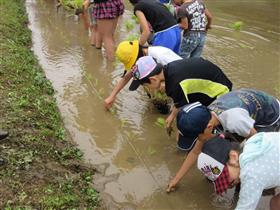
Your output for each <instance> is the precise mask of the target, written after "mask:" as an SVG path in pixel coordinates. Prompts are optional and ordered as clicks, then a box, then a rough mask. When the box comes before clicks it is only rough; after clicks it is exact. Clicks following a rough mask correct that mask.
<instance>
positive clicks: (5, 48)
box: [0, 0, 99, 209]
mask: <svg viewBox="0 0 280 210" xmlns="http://www.w3.org/2000/svg"><path fill="white" fill-rule="evenodd" d="M0 13H1V17H0V54H1V56H0V128H2V129H4V130H8V131H9V132H10V136H9V137H8V138H7V139H5V140H2V141H1V142H0V157H1V158H3V159H4V160H5V162H6V163H5V164H4V165H1V166H0V185H1V187H0V198H1V199H0V209H34V208H36V209H81V208H87V209H92V208H96V207H97V206H98V202H99V200H98V193H97V192H96V191H95V190H94V189H93V187H92V174H93V173H94V169H93V168H92V167H91V166H89V165H86V164H85V163H83V159H82V156H83V155H82V152H81V151H80V150H79V149H77V148H76V147H75V145H74V144H73V143H72V142H71V141H70V140H69V138H68V137H67V135H66V132H65V130H64V128H63V124H62V120H61V117H60V114H59V112H58V109H57V106H56V102H55V99H54V96H53V94H54V90H53V88H52V86H51V84H50V82H49V81H48V80H47V79H46V78H45V75H44V73H43V71H42V69H41V67H40V66H39V65H38V61H37V60H36V58H35V57H34V55H33V53H32V51H31V50H30V47H31V32H30V31H29V29H28V28H27V25H28V18H27V15H26V11H25V7H24V0H14V1H7V0H0Z"/></svg>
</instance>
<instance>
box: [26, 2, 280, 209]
mask: <svg viewBox="0 0 280 210" xmlns="http://www.w3.org/2000/svg"><path fill="white" fill-rule="evenodd" d="M206 3H207V5H208V7H209V9H210V11H211V12H212V13H213V15H214V18H215V19H214V25H213V29H212V30H211V32H210V33H209V34H208V39H207V44H206V47H205V50H204V53H203V56H204V57H205V58H208V59H210V60H212V61H213V62H215V63H216V64H218V65H219V66H221V67H222V69H224V71H225V72H226V74H227V75H228V76H229V77H230V78H231V79H232V81H233V83H234V85H235V88H239V87H253V88H257V89H261V90H265V91H267V92H269V93H270V94H273V95H275V96H277V97H278V98H280V86H279V84H280V70H279V69H280V61H279V58H280V52H279V51H280V50H279V44H280V29H279V25H280V20H279V17H280V16H279V1H277V0H266V1H253V3H252V1H241V0H240V1H218V0H217V1H216V0H211V1H206ZM26 5H27V10H28V13H29V18H30V28H31V30H32V34H33V43H34V45H33V50H34V52H35V54H36V55H37V56H38V58H39V60H40V64H41V65H42V66H43V68H44V70H45V72H46V76H47V77H48V79H50V80H51V82H52V84H53V86H54V88H55V90H56V98H57V102H58V106H59V109H60V111H61V113H62V116H63V119H64V122H65V125H66V128H67V130H68V131H69V133H70V134H71V136H72V138H73V139H74V141H75V142H77V144H78V146H79V148H80V149H81V150H82V151H83V152H84V153H85V157H86V160H87V161H89V162H91V163H92V164H94V165H95V166H96V168H97V169H98V171H99V172H98V173H97V175H96V177H95V180H94V182H95V184H96V188H97V189H98V190H100V191H101V192H102V193H101V196H102V198H104V199H105V200H106V202H107V207H108V208H109V209H115V208H116V209H117V208H119V209H216V207H215V206H213V200H212V198H211V194H212V192H213V187H212V185H211V184H209V183H208V182H207V181H206V180H205V179H204V178H203V177H202V175H201V174H200V173H199V172H198V171H197V170H196V169H195V168H193V170H191V171H190V173H189V174H188V175H187V176H186V177H185V179H184V180H183V181H182V182H181V184H180V188H179V189H178V191H176V192H175V193H173V194H171V195H167V194H166V193H165V187H166V184H167V181H168V180H169V178H170V176H172V175H174V174H175V173H176V170H177V169H178V168H179V166H180V165H181V163H182V161H183V159H184V157H185V154H183V153H180V152H178V151H177V150H176V147H175V138H174V136H173V137H171V138H168V137H167V135H166V134H165V132H164V130H163V129H162V128H160V127H158V126H157V125H155V121H156V119H157V118H158V117H164V116H161V115H159V114H158V113H157V112H156V111H155V110H154V109H153V108H152V107H151V106H150V102H149V100H148V99H147V97H146V96H145V94H144V93H143V92H142V91H141V90H140V91H138V92H133V93H132V92H129V91H127V89H125V90H124V91H123V92H122V93H121V94H119V97H118V99H117V101H116V104H115V107H114V110H113V111H112V112H106V111H104V108H103V98H104V97H105V96H107V95H108V94H109V93H110V91H111V90H112V88H113V85H114V84H115V83H116V82H117V81H118V80H119V79H120V75H121V74H122V68H123V67H122V65H121V64H119V63H110V62H107V61H106V60H105V59H103V51H100V50H96V49H95V48H93V47H92V46H90V45H89V41H88V34H87V31H85V30H84V28H83V25H82V23H81V22H79V21H76V20H75V17H74V16H72V15H69V14H68V13H66V12H64V11H63V10H60V11H59V12H58V13H57V12H56V8H55V1H54V0H37V1H36V0H27V4H26ZM126 8H127V10H126V11H125V15H124V16H123V18H122V19H121V20H120V24H119V27H118V32H117V34H116V39H117V42H119V41H121V40H124V39H126V38H127V37H128V36H130V34H132V33H135V32H136V31H137V28H136V29H135V30H134V31H133V32H128V31H127V29H126V27H125V22H126V20H128V19H130V17H131V12H130V11H131V6H130V5H128V4H127V7H126ZM129 10H130V11H129ZM235 21H242V22H243V23H244V26H243V28H242V31H240V32H238V31H234V30H233V29H231V28H230V27H229V25H230V24H232V23H233V22H235ZM229 194H230V193H229ZM231 194H232V192H231ZM267 202H268V199H267V198H263V199H262V201H261V203H260V205H259V207H260V208H266V207H267ZM215 205H217V204H215ZM225 207H226V206H224V207H223V208H222V209H225Z"/></svg>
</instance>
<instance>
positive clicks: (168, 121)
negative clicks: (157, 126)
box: [165, 115, 174, 136]
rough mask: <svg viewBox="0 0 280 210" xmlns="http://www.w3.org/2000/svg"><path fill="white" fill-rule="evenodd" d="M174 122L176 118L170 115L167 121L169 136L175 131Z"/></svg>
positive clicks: (166, 127) (166, 126)
mask: <svg viewBox="0 0 280 210" xmlns="http://www.w3.org/2000/svg"><path fill="white" fill-rule="evenodd" d="M173 120H174V118H173V117H172V116H171V115H169V116H168V117H167V118H166V120H165V129H166V132H167V134H168V136H171V133H172V132H173V131H174V130H173V127H172V123H173Z"/></svg>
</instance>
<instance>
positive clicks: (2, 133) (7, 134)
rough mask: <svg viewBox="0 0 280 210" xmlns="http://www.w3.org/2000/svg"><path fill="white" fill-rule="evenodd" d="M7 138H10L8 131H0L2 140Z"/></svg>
mask: <svg viewBox="0 0 280 210" xmlns="http://www.w3.org/2000/svg"><path fill="white" fill-rule="evenodd" d="M7 136H9V133H8V132H7V131H3V130H0V140H2V139H5V138H6V137H7Z"/></svg>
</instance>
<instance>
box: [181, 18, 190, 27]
mask: <svg viewBox="0 0 280 210" xmlns="http://www.w3.org/2000/svg"><path fill="white" fill-rule="evenodd" d="M179 26H180V28H182V29H183V30H187V29H188V28H189V22H188V18H187V17H184V18H181V21H180V23H179Z"/></svg>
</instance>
